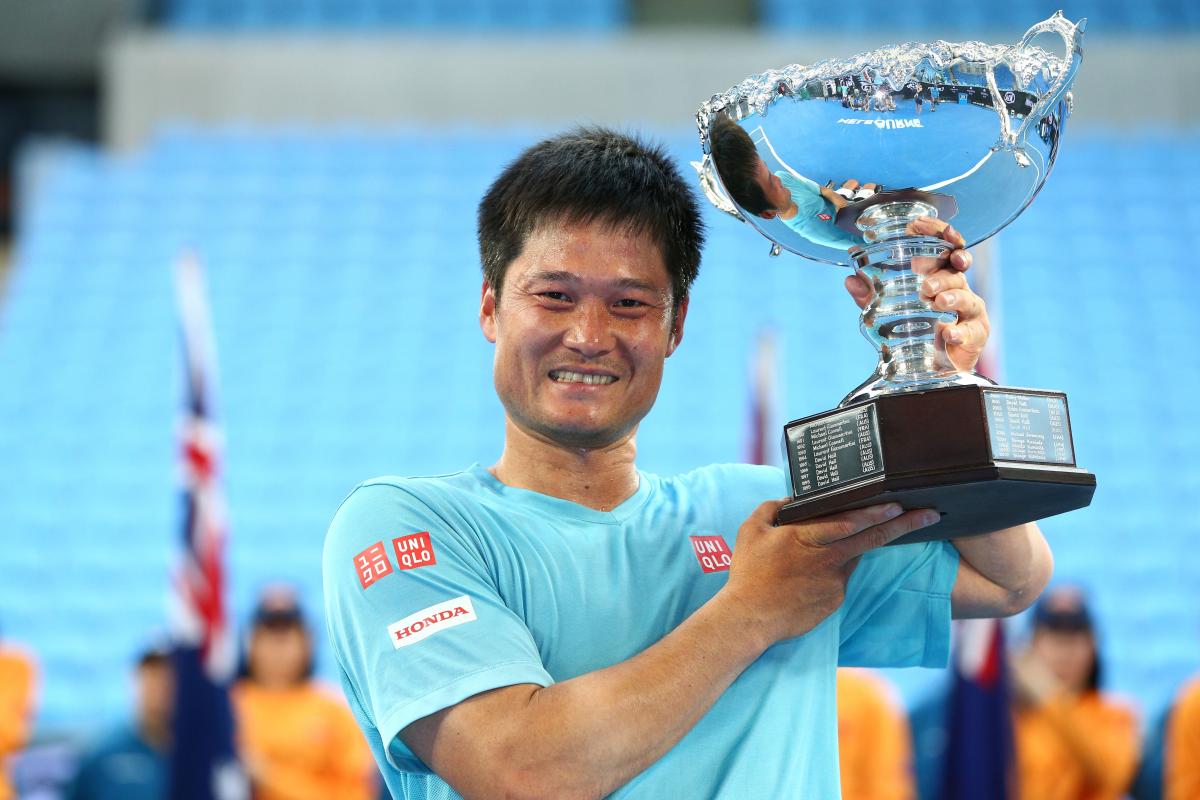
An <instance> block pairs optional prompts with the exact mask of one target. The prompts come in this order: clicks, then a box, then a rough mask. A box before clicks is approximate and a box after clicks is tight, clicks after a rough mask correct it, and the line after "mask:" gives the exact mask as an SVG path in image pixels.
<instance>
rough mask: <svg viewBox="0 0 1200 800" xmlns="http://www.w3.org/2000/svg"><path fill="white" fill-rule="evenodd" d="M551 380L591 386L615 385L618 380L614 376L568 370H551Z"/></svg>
mask: <svg viewBox="0 0 1200 800" xmlns="http://www.w3.org/2000/svg"><path fill="white" fill-rule="evenodd" d="M550 378H551V380H554V381H557V382H558V383H586V384H588V385H589V386H595V385H597V384H608V383H614V382H616V380H617V379H616V376H614V375H589V374H585V373H583V372H571V371H570V370H566V369H555V370H551V371H550Z"/></svg>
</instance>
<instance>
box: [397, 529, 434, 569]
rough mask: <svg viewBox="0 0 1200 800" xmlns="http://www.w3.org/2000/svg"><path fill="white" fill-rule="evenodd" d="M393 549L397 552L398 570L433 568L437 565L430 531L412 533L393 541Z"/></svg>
mask: <svg viewBox="0 0 1200 800" xmlns="http://www.w3.org/2000/svg"><path fill="white" fill-rule="evenodd" d="M392 548H393V549H394V550H395V551H396V568H397V569H416V568H417V567H432V566H433V565H434V564H436V563H437V556H435V555H434V554H433V542H432V541H431V540H430V538H429V531H421V532H420V533H410V534H408V535H407V536H399V537H397V538H395V539H392Z"/></svg>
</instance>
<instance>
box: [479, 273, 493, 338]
mask: <svg viewBox="0 0 1200 800" xmlns="http://www.w3.org/2000/svg"><path fill="white" fill-rule="evenodd" d="M479 329H480V330H482V331H483V338H485V339H487V340H488V341H489V342H491V343H492V344H495V343H496V292H495V290H493V289H492V285H491V284H490V283H488V281H487V279H484V281H483V288H482V289H481V290H480V298H479Z"/></svg>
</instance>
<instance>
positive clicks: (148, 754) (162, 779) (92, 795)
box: [66, 646, 175, 800]
mask: <svg viewBox="0 0 1200 800" xmlns="http://www.w3.org/2000/svg"><path fill="white" fill-rule="evenodd" d="M135 692H136V700H135V703H136V706H135V709H134V719H133V720H132V722H131V723H126V724H124V725H121V726H120V727H119V728H117V729H116V730H114V731H112V732H111V733H110V734H108V735H107V736H106V737H105V738H104V739H103V740H101V742H100V743H99V744H98V745H97V746H96V747H95V748H94V749H93V750H92V751H91V752H89V753H87V754H86V755H85V756H84V757H83V760H82V761H81V762H80V765H79V771H78V772H77V773H76V775H75V780H74V781H73V782H72V784H71V787H70V789H69V790H68V791H67V795H66V797H67V800H158V798H161V797H162V796H163V794H164V792H165V791H166V787H167V768H168V767H167V756H168V752H169V750H170V744H171V714H172V709H173V706H174V702H175V674H174V671H173V670H172V668H171V654H170V652H169V651H168V650H167V648H166V647H161V646H160V647H152V648H150V649H148V650H146V651H145V652H144V653H142V655H141V657H140V658H139V659H138V664H137V684H136V688H135Z"/></svg>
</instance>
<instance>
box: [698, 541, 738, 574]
mask: <svg viewBox="0 0 1200 800" xmlns="http://www.w3.org/2000/svg"><path fill="white" fill-rule="evenodd" d="M689 538H690V539H691V540H692V550H694V551H695V552H696V560H697V561H699V562H700V568H701V569H702V570H704V571H705V572H726V571H728V570H729V565H730V564H732V563H733V553H731V552H729V545H727V544H725V539H724V538H723V537H721V536H692V537H689Z"/></svg>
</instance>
